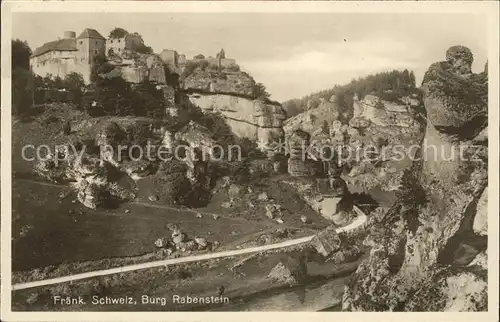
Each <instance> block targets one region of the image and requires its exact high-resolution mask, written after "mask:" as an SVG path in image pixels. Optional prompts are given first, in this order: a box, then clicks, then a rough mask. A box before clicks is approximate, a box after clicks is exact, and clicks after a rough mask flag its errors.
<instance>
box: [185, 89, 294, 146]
mask: <svg viewBox="0 0 500 322" xmlns="http://www.w3.org/2000/svg"><path fill="white" fill-rule="evenodd" d="M189 100H190V102H191V103H192V104H194V105H195V106H198V107H200V108H201V109H202V111H203V112H204V113H219V114H220V115H221V116H223V117H224V118H225V120H226V123H227V125H228V126H229V127H230V128H231V131H232V132H233V133H234V134H235V135H236V136H237V137H239V138H248V139H250V140H252V141H257V142H259V146H260V147H264V146H269V147H270V146H271V145H272V143H273V142H279V141H280V140H282V138H283V136H284V132H283V121H284V119H285V118H286V114H285V111H284V110H283V108H282V107H281V106H280V105H278V104H268V103H265V102H263V101H260V100H251V99H248V98H244V97H238V96H233V95H225V94H215V95H214V94H191V95H190V96H189Z"/></svg>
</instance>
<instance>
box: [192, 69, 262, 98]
mask: <svg viewBox="0 0 500 322" xmlns="http://www.w3.org/2000/svg"><path fill="white" fill-rule="evenodd" d="M254 86H255V81H254V80H253V78H252V77H250V75H248V74H247V73H244V72H229V71H224V72H221V71H217V70H209V69H205V70H202V69H200V68H197V69H195V70H194V71H193V73H191V74H190V75H189V76H187V77H186V78H185V79H184V80H183V88H184V89H186V90H196V91H202V92H205V93H214V94H218V93H220V94H238V95H244V96H248V97H251V96H252V95H253V89H254Z"/></svg>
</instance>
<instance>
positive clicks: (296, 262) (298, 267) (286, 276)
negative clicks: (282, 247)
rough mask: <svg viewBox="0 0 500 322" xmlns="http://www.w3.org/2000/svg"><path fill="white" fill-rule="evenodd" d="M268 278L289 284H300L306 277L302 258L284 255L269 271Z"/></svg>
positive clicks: (305, 267)
mask: <svg viewBox="0 0 500 322" xmlns="http://www.w3.org/2000/svg"><path fill="white" fill-rule="evenodd" d="M268 278H269V279H272V280H274V281H277V282H281V283H286V284H288V285H290V286H293V285H297V284H300V283H302V282H304V281H305V279H306V278H307V266H306V263H305V261H304V259H303V258H294V257H291V256H286V257H284V258H283V259H282V260H281V261H280V262H279V263H278V264H277V265H276V266H275V267H274V268H273V269H272V270H271V272H270V273H269V275H268Z"/></svg>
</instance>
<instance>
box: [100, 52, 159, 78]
mask: <svg viewBox="0 0 500 322" xmlns="http://www.w3.org/2000/svg"><path fill="white" fill-rule="evenodd" d="M109 63H110V64H112V65H113V66H115V69H114V70H113V71H112V72H111V73H115V74H117V75H120V76H121V77H122V78H123V79H124V80H126V81H127V82H129V83H134V84H138V83H140V82H142V81H144V80H149V81H150V82H154V83H157V84H165V83H166V76H165V70H164V68H163V61H162V60H161V58H160V57H159V56H158V55H155V54H140V53H133V54H131V55H130V57H128V58H124V57H119V56H113V57H109Z"/></svg>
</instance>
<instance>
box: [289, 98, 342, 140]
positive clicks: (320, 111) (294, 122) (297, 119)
mask: <svg viewBox="0 0 500 322" xmlns="http://www.w3.org/2000/svg"><path fill="white" fill-rule="evenodd" d="M338 119H339V112H338V106H337V104H336V103H334V102H332V101H324V102H321V103H320V104H319V106H318V107H316V108H313V109H310V110H307V111H305V112H303V113H300V114H297V115H295V116H294V117H291V118H289V119H287V120H286V121H285V122H284V126H283V129H284V130H285V133H286V135H287V136H288V135H290V134H291V133H292V132H293V131H295V130H297V129H301V130H303V131H306V132H309V133H311V134H312V133H313V132H314V131H316V130H318V129H321V127H322V126H323V124H324V123H325V122H326V123H327V124H328V125H329V126H330V125H331V124H332V123H333V122H335V121H338ZM330 130H332V129H331V128H330Z"/></svg>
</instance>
